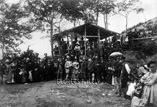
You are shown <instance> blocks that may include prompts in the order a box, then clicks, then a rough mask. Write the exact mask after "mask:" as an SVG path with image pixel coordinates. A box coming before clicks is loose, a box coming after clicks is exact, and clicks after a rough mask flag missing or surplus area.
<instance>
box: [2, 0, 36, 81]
mask: <svg viewBox="0 0 157 107" xmlns="http://www.w3.org/2000/svg"><path fill="white" fill-rule="evenodd" d="M28 16H29V14H27V13H26V12H25V11H24V9H23V8H22V7H21V2H19V3H17V4H12V5H9V4H7V3H6V2H5V1H3V0H2V1H1V2H0V42H1V43H2V51H3V52H2V53H3V59H4V49H5V50H7V49H9V50H12V51H16V50H17V47H18V46H19V45H20V44H21V43H23V39H24V38H27V39H30V38H31V35H30V33H31V32H32V31H33V30H34V27H32V25H31V24H30V23H29V21H28V20H26V19H27V18H28ZM3 59H2V60H3ZM2 62H3V61H2ZM0 76H1V82H2V80H3V73H2V70H0Z"/></svg>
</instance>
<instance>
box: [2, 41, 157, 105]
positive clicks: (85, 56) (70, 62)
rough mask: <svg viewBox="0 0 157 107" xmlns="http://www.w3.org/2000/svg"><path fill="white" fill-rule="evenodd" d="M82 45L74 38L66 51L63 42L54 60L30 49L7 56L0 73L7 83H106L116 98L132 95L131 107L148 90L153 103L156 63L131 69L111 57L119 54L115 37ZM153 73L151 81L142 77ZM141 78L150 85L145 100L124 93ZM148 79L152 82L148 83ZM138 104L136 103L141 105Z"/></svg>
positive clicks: (127, 64) (122, 59) (129, 64)
mask: <svg viewBox="0 0 157 107" xmlns="http://www.w3.org/2000/svg"><path fill="white" fill-rule="evenodd" d="M83 42H84V41H78V40H77V39H75V41H74V43H73V44H72V46H71V47H70V49H69V48H67V47H68V46H65V45H66V43H65V41H62V42H61V44H60V49H62V51H61V52H59V48H57V47H56V48H55V49H54V56H53V57H49V56H47V54H46V53H45V54H44V55H45V57H44V58H39V54H38V53H35V52H33V50H29V49H28V50H27V51H25V52H23V53H22V54H20V55H17V54H12V55H7V56H6V57H5V58H4V61H3V63H1V71H3V74H4V75H3V76H6V78H7V79H6V83H30V82H39V81H49V80H57V83H63V82H70V83H78V82H86V83H99V82H107V83H109V84H112V85H113V86H114V87H115V89H116V90H117V96H122V95H124V96H131V97H132V107H136V104H134V102H135V101H137V98H139V96H140V99H142V98H145V99H146V100H147V101H148V100H149V99H148V93H151V92H150V90H153V92H154V94H153V93H152V96H151V98H152V99H151V100H150V103H155V102H154V101H155V100H156V95H155V93H156V91H154V88H152V89H151V88H150V86H153V87H155V86H156V85H154V84H156V82H155V81H156V80H157V78H156V77H157V76H156V70H157V69H156V68H157V63H156V62H150V63H149V64H148V67H147V66H144V65H139V64H137V65H136V66H134V67H132V65H131V63H130V62H129V61H128V60H125V57H124V56H123V55H117V56H116V55H115V56H110V55H111V53H113V52H116V51H118V52H121V48H120V43H119V41H117V40H116V39H115V38H114V39H113V40H112V42H108V41H104V42H103V43H101V44H99V46H98V45H97V43H94V42H92V43H88V44H87V46H86V47H84V43H83ZM81 44H82V45H81ZM85 48H86V49H85ZM85 50H86V51H85ZM58 53H60V55H58ZM152 65H153V67H154V68H153V67H152ZM152 71H153V73H152V76H150V75H151V74H150V75H149V76H150V78H146V77H149V76H146V77H144V76H145V75H148V73H151V72H152ZM141 79H142V81H145V83H146V85H145V86H149V88H147V89H149V92H148V90H145V92H143V93H144V94H142V95H143V96H145V97H141V96H142V95H139V93H136V94H135V91H134V92H127V90H128V89H129V86H131V85H130V84H131V83H136V84H138V83H141V82H140V80H141ZM147 79H148V80H147ZM151 79H153V80H152V81H151V82H149V80H151ZM146 80H147V81H146ZM125 89H126V90H125ZM135 90H136V89H135ZM143 90H144V89H143ZM128 91H129V90H128ZM136 91H137V90H136ZM130 93H132V94H130ZM133 93H134V94H133ZM140 101H141V100H140ZM140 101H139V102H140ZM142 101H145V100H142ZM139 102H138V104H141V103H139ZM144 103H145V104H146V103H147V102H144Z"/></svg>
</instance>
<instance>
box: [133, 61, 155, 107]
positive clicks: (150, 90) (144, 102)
mask: <svg viewBox="0 0 157 107" xmlns="http://www.w3.org/2000/svg"><path fill="white" fill-rule="evenodd" d="M148 67H149V68H150V71H149V72H147V73H146V74H145V75H144V76H142V77H141V79H140V81H141V83H143V84H144V87H143V91H142V92H143V93H142V96H141V98H138V97H136V96H134V97H133V98H132V102H131V107H139V106H140V107H141V106H142V107H157V90H156V89H157V61H150V62H149V63H148Z"/></svg>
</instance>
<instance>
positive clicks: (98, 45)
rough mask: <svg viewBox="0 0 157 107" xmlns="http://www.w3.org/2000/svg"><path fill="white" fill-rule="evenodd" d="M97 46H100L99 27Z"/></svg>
mask: <svg viewBox="0 0 157 107" xmlns="http://www.w3.org/2000/svg"><path fill="white" fill-rule="evenodd" d="M98 48H100V29H99V28H98Z"/></svg>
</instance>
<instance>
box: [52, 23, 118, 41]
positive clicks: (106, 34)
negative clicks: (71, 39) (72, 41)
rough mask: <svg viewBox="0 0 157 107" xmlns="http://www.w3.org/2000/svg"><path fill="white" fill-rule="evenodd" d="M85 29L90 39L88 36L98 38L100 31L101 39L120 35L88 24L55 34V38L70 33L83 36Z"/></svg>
mask: <svg viewBox="0 0 157 107" xmlns="http://www.w3.org/2000/svg"><path fill="white" fill-rule="evenodd" d="M85 28H86V35H87V38H88V35H90V36H93V37H94V36H98V30H100V39H104V38H107V37H109V36H114V35H116V34H119V33H117V32H114V31H110V30H107V29H105V28H102V27H100V26H97V25H94V24H91V23H86V24H83V25H80V26H77V27H74V28H71V29H68V30H65V31H63V32H61V33H58V34H55V35H54V36H57V35H60V34H63V35H64V34H66V33H69V32H73V33H77V34H79V35H81V36H83V35H85Z"/></svg>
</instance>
